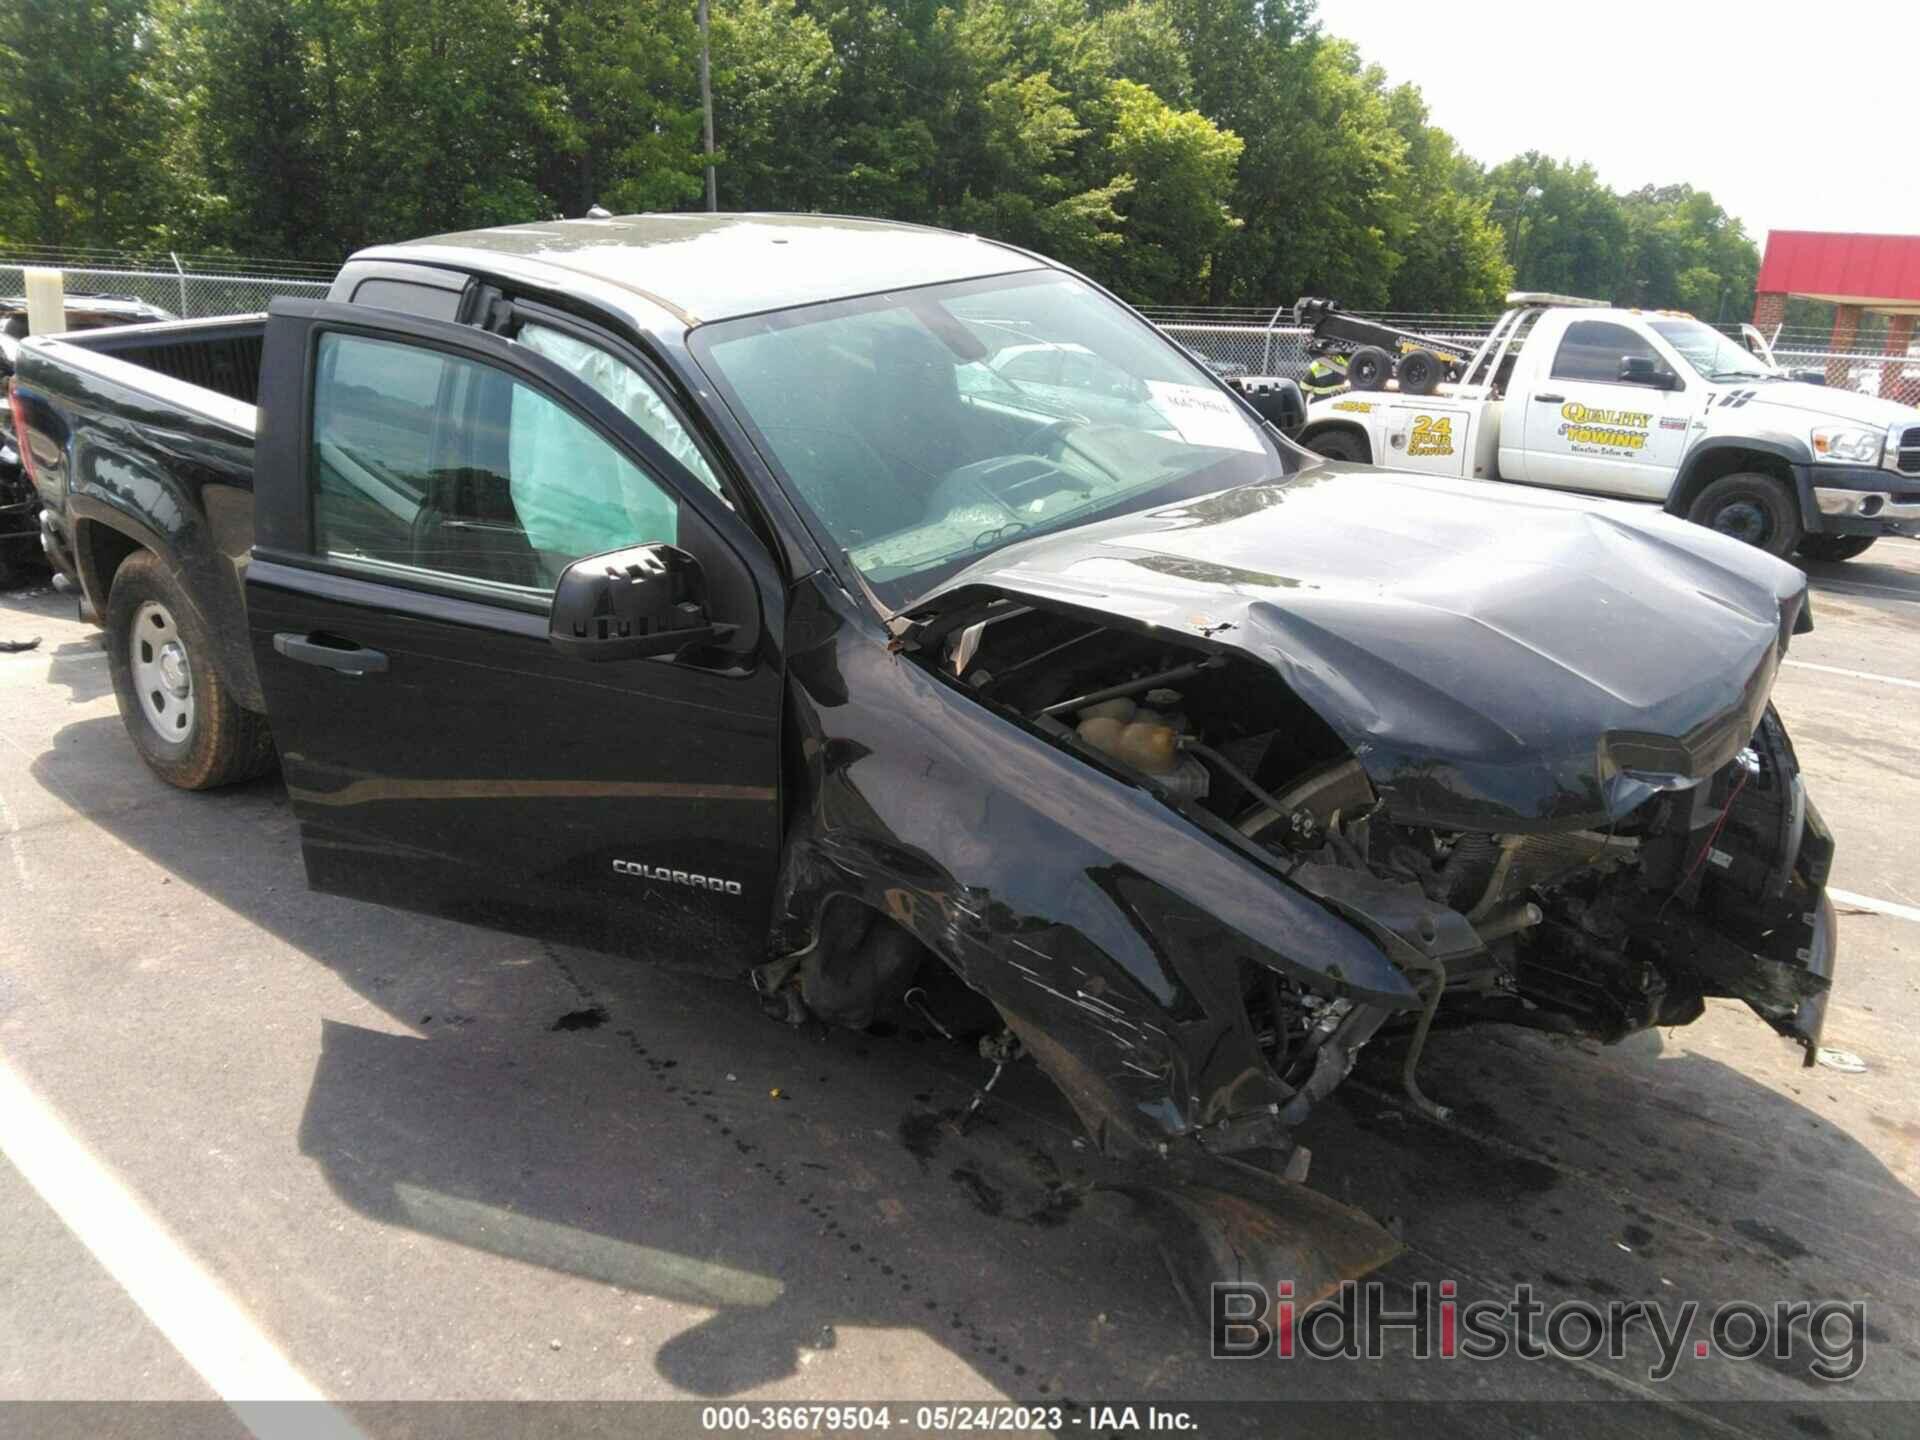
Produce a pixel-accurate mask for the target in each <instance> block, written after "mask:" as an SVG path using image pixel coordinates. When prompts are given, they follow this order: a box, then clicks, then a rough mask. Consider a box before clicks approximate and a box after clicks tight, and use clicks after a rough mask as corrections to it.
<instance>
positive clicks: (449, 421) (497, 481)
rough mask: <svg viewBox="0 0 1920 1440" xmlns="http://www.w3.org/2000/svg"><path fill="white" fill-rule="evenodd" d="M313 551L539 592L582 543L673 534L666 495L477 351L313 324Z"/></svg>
mask: <svg viewBox="0 0 1920 1440" xmlns="http://www.w3.org/2000/svg"><path fill="white" fill-rule="evenodd" d="M313 417H314V418H313V475H314V479H313V486H314V492H313V532H314V549H315V551H316V552H317V553H319V554H322V555H326V556H328V557H330V558H332V559H334V560H338V561H340V562H342V563H344V564H346V565H348V566H349V567H351V568H355V569H363V570H369V571H373V572H376V573H380V574H392V573H395V572H419V573H423V574H425V575H428V576H431V577H434V578H439V579H454V580H458V581H463V582H469V583H471V584H474V585H477V586H480V587H483V588H485V589H486V590H488V591H489V592H498V593H500V594H502V595H505V596H507V597H510V598H515V599H520V600H534V599H537V600H539V601H544V600H545V598H546V596H547V595H548V594H549V593H550V592H551V591H552V589H553V585H554V582H555V581H556V580H557V579H558V578H559V575H560V572H561V571H562V570H564V569H565V568H566V567H567V565H568V564H570V563H571V562H572V561H574V560H577V559H579V558H581V557H582V556H584V555H594V554H598V553H600V552H601V551H605V550H614V549H618V548H620V547H621V546H625V545H637V544H643V543H646V542H649V541H664V542H667V543H672V542H673V540H674V539H675V537H676V534H677V531H678V507H677V503H676V502H675V500H674V498H673V496H672V494H671V493H670V492H669V491H668V490H667V489H666V488H665V487H663V486H662V485H660V484H659V483H658V482H656V481H655V480H654V479H653V478H652V477H651V476H649V475H648V474H647V473H646V472H645V471H643V470H642V469H641V468H640V467H639V466H637V465H635V464H634V463H633V461H631V460H629V459H628V458H627V457H626V456H625V455H624V454H623V453H622V452H621V451H619V450H618V449H616V448H615V447H614V446H613V445H612V444H610V443H609V442H608V441H607V440H605V439H604V438H603V437H602V436H601V435H600V434H599V433H598V432H597V431H595V430H593V429H592V428H590V427H589V426H588V425H587V424H586V423H585V422H584V421H582V420H581V419H579V418H578V417H577V416H576V415H574V414H573V413H572V412H571V411H570V410H568V409H567V408H566V407H565V406H563V405H561V404H560V403H559V402H558V401H556V400H554V399H552V398H551V397H550V396H548V395H546V394H545V393H544V392H542V391H539V390H536V389H534V388H533V387H531V386H529V385H526V384H523V383H521V382H520V381H517V380H515V379H514V378H513V377H512V376H510V375H508V374H506V373H505V372H504V371H501V370H496V369H494V368H493V367H492V366H490V365H483V364H480V363H478V362H476V361H472V360H465V359H461V358H459V357H457V356H453V355H447V354H443V353H441V352H440V351H437V350H429V349H425V348H422V347H420V346H415V345H406V344H399V343H395V342H392V341H387V340H372V339H367V338H364V337H362V336H357V335H323V336H321V337H320V348H319V354H318V363H317V365H316V367H315V380H314V395H313Z"/></svg>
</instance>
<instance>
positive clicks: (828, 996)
mask: <svg viewBox="0 0 1920 1440" xmlns="http://www.w3.org/2000/svg"><path fill="white" fill-rule="evenodd" d="M925 954H926V951H925V950H924V948H923V947H922V946H921V944H920V942H919V940H917V939H916V938H915V937H914V936H913V935H912V934H911V933H910V932H909V931H906V930H903V929H901V928H900V926H898V925H896V924H894V923H893V922H892V921H891V920H889V919H887V918H886V917H885V916H882V915H878V914H876V913H875V912H874V911H872V910H869V909H868V908H866V907H865V906H864V905H858V904H855V903H853V902H852V901H844V900H843V901H840V902H837V903H835V904H833V905H830V906H828V907H827V910H826V912H825V913H824V914H823V915H822V916H821V917H820V924H819V929H818V931H817V933H816V935H815V937H814V942H813V944H811V945H809V946H808V947H807V948H806V949H805V950H802V951H800V952H799V953H798V954H795V955H788V956H783V957H782V958H780V959H778V960H771V961H768V962H767V963H766V964H764V965H761V966H758V967H756V968H755V969H754V971H753V972H752V979H753V986H754V990H755V991H756V992H757V993H758V994H759V996H760V999H761V1005H762V1007H763V1008H765V1009H766V1010H768V1012H769V1013H771V1014H773V1015H775V1016H776V1017H777V1018H780V1019H784V1020H786V1021H787V1022H788V1023H790V1024H798V1023H800V1022H801V1021H803V1020H805V1019H806V1018H807V1017H808V1016H812V1017H814V1018H816V1019H819V1020H824V1021H826V1022H828V1023H829V1024H833V1025H841V1026H845V1027H846V1028H847V1029H849V1030H864V1029H866V1028H867V1027H868V1026H869V1025H871V1024H873V1022H874V1021H875V1020H876V1019H878V1018H879V1016H880V1014H881V1012H882V1011H883V1010H885V1009H886V1008H887V1007H888V1006H889V1005H891V1004H892V1003H894V1002H896V1001H901V1000H903V999H904V997H905V995H906V994H907V993H908V986H909V985H910V984H911V983H912V981H913V978H914V975H915V974H916V972H917V971H918V970H919V968H920V961H921V959H922V957H923V956H924V955H925ZM922 993H923V994H924V992H922ZM936 1028H939V1027H937V1026H936Z"/></svg>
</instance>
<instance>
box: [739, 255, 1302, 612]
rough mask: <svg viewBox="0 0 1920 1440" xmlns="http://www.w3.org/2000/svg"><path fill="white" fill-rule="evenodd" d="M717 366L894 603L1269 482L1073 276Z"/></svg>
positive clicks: (771, 341) (916, 307)
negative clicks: (1086, 533) (1090, 529)
mask: <svg viewBox="0 0 1920 1440" xmlns="http://www.w3.org/2000/svg"><path fill="white" fill-rule="evenodd" d="M705 335H706V344H705V346H704V347H702V353H703V358H704V359H705V361H706V363H707V368H708V369H709V370H710V371H712V372H716V378H717V379H718V380H719V381H720V383H721V387H722V389H723V390H725V391H726V392H727V395H728V399H729V400H730V401H731V402H732V403H733V405H734V408H735V410H736V411H737V412H739V413H741V414H742V416H743V418H744V419H746V420H747V422H748V424H749V426H750V427H751V428H752V429H753V430H755V431H756V432H757V434H756V439H758V440H759V441H760V442H761V448H762V450H763V452H764V453H766V454H767V455H768V456H769V458H770V459H772V460H773V461H774V463H775V464H777V465H778V466H779V468H781V469H782V470H784V471H785V472H786V475H787V478H788V479H789V480H790V482H791V484H792V487H793V489H794V490H796V491H797V492H798V493H799V494H800V495H801V496H802V497H803V498H804V499H805V501H806V503H807V505H808V506H809V507H810V508H811V509H812V511H813V514H814V517H815V518H816V519H817V520H818V522H819V524H820V525H821V526H822V527H824V528H825V530H826V531H827V532H828V533H829V534H830V535H831V536H832V538H833V540H834V541H835V542H836V543H837V544H838V545H839V546H840V547H841V548H842V549H844V550H845V551H846V552H847V554H848V555H849V556H850V557H851V558H852V560H853V563H854V564H855V565H856V566H857V567H859V569H860V572H861V573H862V574H863V575H864V576H865V577H866V580H867V583H868V584H869V585H870V586H871V587H872V588H873V589H874V591H875V593H876V594H877V595H878V596H879V597H880V600H881V602H882V603H883V604H885V605H886V606H888V607H889V608H890V609H897V608H900V607H902V606H904V605H907V604H909V603H911V602H912V601H913V600H914V599H916V598H917V597H919V596H921V595H924V594H926V593H927V592H928V591H929V590H930V589H932V588H933V587H934V586H936V585H938V584H939V583H941V582H942V581H943V580H945V579H946V578H947V577H949V576H950V575H953V574H955V573H957V572H958V571H960V570H961V569H964V568H965V567H966V566H967V565H969V564H971V563H973V562H974V561H975V560H978V559H979V558H980V557H981V556H982V555H985V554H987V553H988V552H990V551H993V550H996V549H999V548H1001V547H1002V546H1005V545H1009V544H1012V543H1013V542H1015V541H1017V540H1022V539H1027V538H1029V537H1031V536H1033V535H1036V534H1039V533H1042V532H1046V531H1051V530H1059V529H1062V528H1065V527H1068V526H1072V525H1077V524H1082V523H1085V522H1086V521H1088V520H1092V519H1095V518H1100V517H1104V516H1106V515H1109V514H1114V513H1119V512H1122V511H1129V510H1140V509H1144V508H1147V507H1149V506H1152V505H1158V504H1163V503H1167V502H1170V501H1175V500H1181V499H1186V498H1189V497H1191V496H1195V495H1201V494H1206V493H1209V492H1211V491H1215V490H1221V489H1225V488H1227V487H1229V486H1233V485H1241V484H1245V483H1247V482H1248V481H1251V480H1257V479H1262V478H1266V477H1270V476H1272V475H1274V474H1276V473H1279V471H1280V470H1281V469H1282V462H1281V460H1280V457H1279V452H1278V449H1277V447H1276V445H1275V444H1274V442H1273V441H1272V440H1271V439H1270V438H1269V437H1268V436H1267V435H1265V434H1263V433H1262V429H1261V426H1260V423H1259V422H1258V420H1257V419H1255V418H1254V417H1252V416H1250V415H1248V414H1247V412H1246V411H1245V410H1244V409H1242V408H1241V407H1240V406H1239V405H1238V404H1236V403H1235V402H1234V401H1233V400H1232V399H1231V398H1230V397H1229V396H1228V394H1227V393H1226V391H1225V390H1224V389H1222V388H1221V387H1220V386H1219V385H1216V384H1215V383H1214V382H1213V380H1212V378H1211V377H1210V376H1209V375H1208V374H1207V373H1206V372H1205V371H1204V370H1202V369H1201V368H1200V366H1199V365H1198V364H1197V363H1196V362H1195V361H1193V360H1191V359H1189V358H1188V357H1187V356H1186V355H1185V354H1183V353H1182V352H1181V351H1179V350H1178V349H1176V348H1175V347H1174V346H1172V345H1170V344H1169V343H1167V342H1166V341H1165V340H1164V339H1162V338H1160V337H1159V336H1158V335H1156V334H1155V333H1154V332H1153V331H1152V330H1151V329H1149V328H1148V327H1147V326H1146V325H1145V324H1144V323H1143V322H1141V321H1139V320H1137V319H1135V318H1134V317H1133V316H1132V315H1130V314H1129V313H1128V312H1126V311H1125V310H1123V309H1122V308H1121V307H1120V306H1118V305H1116V304H1115V303H1114V302H1113V301H1111V300H1109V299H1107V298H1106V297H1105V296H1104V295H1101V294H1099V293H1097V292H1096V291H1094V290H1093V289H1091V288H1090V287H1088V286H1087V285H1085V284H1083V283H1081V282H1079V281H1077V280H1072V279H1067V278H1063V277H1061V276H1059V275H1058V274H1053V275H1047V276H1037V277H1032V278H1028V277H999V278H996V279H992V280H988V281H985V282H979V281H975V282H968V283H965V284H956V285H948V286H933V287H929V288H927V289H923V290H915V291H910V292H905V293H900V294H894V295H887V296H880V297H876V298H874V299H870V300H864V301H855V302H850V303H836V304H832V305H822V306H812V307H807V308H805V309H801V310H794V311H784V312H779V313H776V314H773V315H768V316H757V317H753V318H751V319H748V320H742V321H737V322H732V323H729V324H724V325H717V326H714V327H713V328H712V329H711V330H710V331H708V332H705Z"/></svg>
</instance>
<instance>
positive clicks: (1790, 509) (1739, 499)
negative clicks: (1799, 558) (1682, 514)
mask: <svg viewBox="0 0 1920 1440" xmlns="http://www.w3.org/2000/svg"><path fill="white" fill-rule="evenodd" d="M1687 518H1688V519H1689V520H1691V521H1693V523H1694V524H1696V525H1704V526H1706V527H1707V528H1708V529H1709V530H1718V531H1719V532H1720V533H1721V534H1722V535H1731V536H1732V537H1733V538H1734V539H1736V540H1744V541H1745V542H1746V543H1747V544H1749V545H1752V546H1754V547H1755V548H1757V549H1760V550H1764V551H1766V552H1767V553H1768V554H1769V555H1776V556H1778V557H1779V558H1780V559H1782V560H1784V559H1786V558H1787V557H1788V556H1789V555H1791V554H1793V552H1794V550H1795V549H1796V548H1797V547H1798V546H1799V544H1800V542H1801V540H1802V538H1803V537H1804V536H1805V534H1806V532H1805V531H1804V530H1803V529H1802V528H1801V525H1800V501H1799V499H1798V497H1797V496H1795V495H1794V493H1793V491H1792V490H1790V489H1789V488H1788V487H1787V486H1786V485H1785V484H1783V483H1782V482H1780V481H1778V480H1776V479H1774V478H1773V477H1772V476H1771V475H1761V474H1758V473H1756V472H1751V471H1748V472H1743V473H1741V474H1738V475H1722V476H1721V477H1720V478H1719V479H1718V480H1716V481H1714V482H1713V483H1712V484H1711V485H1709V486H1707V488H1706V489H1704V490H1702V491H1701V492H1700V495H1699V498H1697V499H1696V500H1695V501H1694V502H1693V508H1692V509H1690V510H1688V511H1687Z"/></svg>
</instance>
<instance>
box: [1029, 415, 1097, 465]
mask: <svg viewBox="0 0 1920 1440" xmlns="http://www.w3.org/2000/svg"><path fill="white" fill-rule="evenodd" d="M1084 428H1085V427H1084V426H1083V425H1082V423H1081V422H1080V421H1078V420H1055V421H1053V422H1052V423H1050V424H1047V425H1042V426H1041V427H1040V428H1039V429H1038V430H1036V431H1034V432H1033V435H1032V438H1031V439H1029V440H1028V441H1027V453H1028V454H1029V455H1042V456H1045V457H1047V458H1048V459H1051V458H1052V457H1053V452H1054V450H1055V448H1056V447H1058V446H1061V445H1064V444H1066V442H1067V432H1068V431H1069V430H1080V429H1084Z"/></svg>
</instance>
